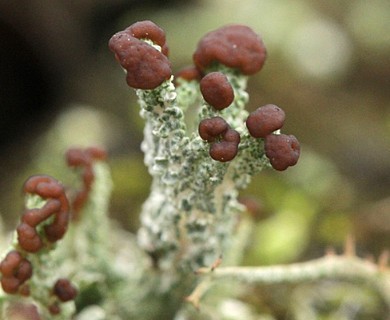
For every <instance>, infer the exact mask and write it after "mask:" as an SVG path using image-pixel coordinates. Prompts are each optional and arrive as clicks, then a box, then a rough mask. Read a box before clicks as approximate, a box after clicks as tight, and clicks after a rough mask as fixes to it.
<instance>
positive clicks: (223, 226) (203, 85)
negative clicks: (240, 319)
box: [110, 21, 279, 272]
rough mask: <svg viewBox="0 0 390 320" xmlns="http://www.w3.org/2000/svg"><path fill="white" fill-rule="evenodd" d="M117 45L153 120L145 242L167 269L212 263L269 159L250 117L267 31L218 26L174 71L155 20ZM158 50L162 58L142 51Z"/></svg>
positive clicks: (147, 134)
mask: <svg viewBox="0 0 390 320" xmlns="http://www.w3.org/2000/svg"><path fill="white" fill-rule="evenodd" d="M110 48H111V50H112V51H113V52H114V53H115V57H116V58H117V60H118V61H119V63H120V64H121V65H122V67H123V68H124V69H126V71H127V82H128V84H129V85H130V86H131V87H133V88H135V89H136V93H137V95H138V101H139V104H140V106H141V116H142V117H143V118H144V119H145V122H146V123H145V129H144V141H143V142H142V150H143V152H144V153H145V164H146V165H147V166H148V168H149V173H150V174H151V175H152V177H153V182H152V187H151V192H150V196H149V198H148V199H147V201H146V202H145V204H144V207H143V210H142V213H141V222H142V227H141V229H140V231H139V233H138V238H139V242H140V244H141V246H142V247H143V248H144V249H145V250H146V251H147V252H148V253H149V254H150V255H151V256H152V258H153V261H154V263H155V264H156V265H157V266H158V267H159V268H160V269H162V270H169V271H171V272H172V270H174V269H175V270H185V271H189V270H195V269H197V268H199V267H202V266H206V265H210V264H211V263H212V262H213V261H215V260H216V259H217V258H218V257H219V256H221V255H222V254H223V253H224V252H225V250H226V248H227V247H228V243H229V240H230V239H231V235H232V232H233V229H234V225H235V222H236V221H237V215H238V214H239V213H240V212H242V210H243V207H242V205H240V204H239V202H238V200H237V197H238V190H239V189H241V188H244V187H246V186H247V184H248V183H249V181H250V178H251V176H253V175H254V174H255V173H257V172H259V171H260V170H261V169H262V168H264V167H265V166H267V165H268V164H269V162H268V159H267V158H266V157H265V151H264V147H263V141H262V139H256V138H253V137H252V136H251V135H250V134H249V133H248V130H247V127H246V125H245V121H246V119H247V117H248V112H247V111H246V110H245V105H246V103H247V102H248V94H247V92H246V91H245V90H246V85H247V80H248V75H251V74H254V73H256V72H258V71H259V70H260V69H261V68H262V66H263V64H264V60H265V56H266V51H265V48H264V45H263V43H262V40H261V38H260V37H259V36H258V35H257V34H255V33H254V32H253V31H252V30H251V29H250V28H248V27H245V26H240V25H232V26H227V27H223V28H221V29H218V30H216V31H213V32H210V33H209V34H207V35H206V36H205V37H204V38H203V39H202V40H201V41H200V42H199V44H198V48H197V50H196V52H195V54H194V64H195V67H192V68H191V67H190V68H187V69H185V71H184V72H179V73H178V74H177V75H176V76H175V77H174V76H170V77H168V76H167V74H166V70H168V69H169V68H170V63H169V61H168V60H167V59H166V54H167V50H166V51H164V50H161V48H167V46H166V43H165V35H164V36H163V31H162V29H160V28H159V27H158V26H156V25H155V24H154V23H152V22H150V21H143V22H137V23H135V24H133V25H132V26H130V27H128V28H127V29H125V30H124V31H121V32H119V33H117V34H115V35H114V36H113V37H112V38H111V40H110ZM135 48H137V50H136V49H135ZM150 51H153V54H154V55H155V56H156V57H159V58H158V59H156V60H154V61H146V60H147V58H144V56H143V55H141V54H139V52H145V54H146V53H149V52H150ZM134 52H137V55H135V54H134ZM141 66H142V72H141ZM135 70H137V71H139V72H138V73H137V74H136V75H137V76H135V75H134V71H135ZM156 79H159V81H156ZM152 80H153V85H145V84H146V83H147V84H150V82H151V81H152ZM199 81H200V83H199ZM129 82H131V83H129ZM196 114H197V116H194V115H196ZM188 118H190V119H188ZM216 121H217V122H218V124H216V123H215V122H216ZM193 123H195V124H193ZM277 129H279V128H277Z"/></svg>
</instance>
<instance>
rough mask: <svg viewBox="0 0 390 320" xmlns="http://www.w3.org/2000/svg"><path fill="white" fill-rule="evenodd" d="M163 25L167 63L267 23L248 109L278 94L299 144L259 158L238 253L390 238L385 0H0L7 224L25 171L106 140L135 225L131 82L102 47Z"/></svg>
mask: <svg viewBox="0 0 390 320" xmlns="http://www.w3.org/2000/svg"><path fill="white" fill-rule="evenodd" d="M146 19H149V20H153V21H154V22H155V23H157V24H158V25H160V26H161V27H162V28H163V29H164V30H165V31H166V33H167V41H168V44H169V47H170V59H171V61H172V64H173V67H174V70H175V71H177V70H179V69H180V68H182V67H184V66H186V65H189V64H191V62H192V59H191V57H192V52H193V51H194V49H195V47H196V44H197V42H198V40H199V39H200V38H201V37H202V36H203V35H204V34H205V33H206V32H208V31H211V30H213V29H216V28H218V27H220V26H222V25H224V24H228V23H241V24H246V25H248V26H250V27H252V28H253V29H254V30H255V31H256V32H258V33H259V34H261V36H262V37H263V39H264V42H265V45H266V47H267V50H268V60H267V63H266V65H265V67H264V68H263V70H262V71H261V72H260V73H259V74H257V75H255V76H253V77H252V78H251V79H250V81H249V89H248V90H249V93H250V97H251V99H250V103H249V105H248V109H249V110H253V109H255V108H257V107H259V106H261V105H264V104H267V103H273V104H277V105H279V106H281V107H282V108H283V109H284V110H285V111H286V114H287V119H286V124H285V127H284V132H285V133H289V134H294V135H296V136H297V137H298V139H299V140H300V142H301V144H302V156H301V160H300V162H299V163H298V165H297V166H295V167H293V168H290V169H289V170H287V171H286V172H283V173H280V172H273V171H271V170H266V171H264V172H263V173H261V174H260V175H259V176H257V177H256V178H255V179H254V181H253V183H252V184H251V186H250V188H249V189H248V190H246V191H244V192H243V196H244V197H246V198H248V197H249V198H251V199H256V201H258V202H259V205H258V212H257V214H258V216H259V222H258V223H257V224H256V232H255V235H254V241H253V245H252V246H251V247H250V248H248V255H247V256H248V258H247V260H246V261H245V263H246V264H271V263H284V262H291V261H297V260H306V259H309V258H315V257H318V256H321V255H322V254H323V252H324V250H325V248H326V247H329V246H332V247H335V248H336V249H338V250H339V249H340V248H341V247H342V246H343V243H344V241H345V239H346V237H347V235H349V234H352V235H354V236H355V238H356V240H357V247H358V252H359V254H360V255H362V256H369V255H373V256H374V257H377V256H378V255H379V254H380V253H381V252H382V251H383V250H385V249H386V248H389V247H390V246H389V245H390V192H389V191H390V160H389V159H390V32H389V31H390V2H389V1H388V0H372V1H364V0H338V1H333V0H296V1H289V0H273V1H266V0H187V1H181V0H166V1H164V0H154V1H153V0H149V1H148V0H81V1H65V0H51V1H37V0H17V1H6V0H0V112H1V117H0V159H1V165H0V175H1V180H0V213H1V216H2V217H3V219H4V221H5V227H6V228H12V227H14V225H15V223H16V221H17V219H18V218H19V214H20V210H21V209H22V207H23V199H22V195H21V192H20V188H21V185H22V183H23V181H24V180H25V179H26V178H27V177H28V176H29V175H31V174H35V173H47V174H52V175H54V176H56V177H59V178H61V179H63V180H64V181H68V180H70V179H71V178H70V176H69V173H67V171H65V170H64V164H63V156H62V155H63V153H64V151H65V150H66V148H67V147H69V146H73V145H89V144H102V145H105V146H106V147H107V148H108V150H109V152H110V154H111V156H110V158H111V160H110V164H111V167H112V172H113V178H114V183H115V190H114V194H113V201H112V209H111V212H112V216H113V218H114V219H116V220H118V221H119V222H120V223H121V224H122V225H123V226H124V227H125V228H127V229H129V230H132V231H134V230H136V228H137V226H138V218H137V214H138V212H139V209H140V206H141V204H142V201H143V199H145V197H146V196H147V194H148V190H149V183H150V178H149V176H148V173H147V171H146V169H145V168H144V166H143V162H142V154H141V153H140V151H139V145H140V142H141V140H142V121H141V119H140V118H139V115H138V112H139V109H138V106H137V103H136V97H135V94H134V92H133V91H132V90H131V89H129V88H128V87H127V86H126V83H125V76H124V74H123V72H122V70H121V68H120V67H119V65H117V63H116V62H115V61H114V58H113V56H112V54H111V52H109V50H108V48H107V42H108V40H109V38H110V37H111V35H112V34H114V33H115V32H117V31H119V30H122V29H123V28H125V27H127V26H128V25H130V24H132V23H134V22H135V21H138V20H146Z"/></svg>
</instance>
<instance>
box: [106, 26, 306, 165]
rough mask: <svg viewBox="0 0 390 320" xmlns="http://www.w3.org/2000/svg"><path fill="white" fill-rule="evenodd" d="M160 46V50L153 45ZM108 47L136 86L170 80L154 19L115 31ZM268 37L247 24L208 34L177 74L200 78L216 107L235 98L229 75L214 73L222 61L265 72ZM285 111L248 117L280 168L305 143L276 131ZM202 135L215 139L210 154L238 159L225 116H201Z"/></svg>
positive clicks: (269, 109)
mask: <svg viewBox="0 0 390 320" xmlns="http://www.w3.org/2000/svg"><path fill="white" fill-rule="evenodd" d="M153 44H155V45H158V46H160V47H161V51H159V50H158V49H157V48H155V47H154V46H153ZM109 48H110V49H111V51H113V52H114V54H115V57H116V59H117V60H118V61H119V63H120V64H121V66H122V67H123V68H124V69H126V71H127V83H128V85H129V86H130V87H132V88H135V89H154V88H156V87H158V86H159V85H161V84H162V83H163V82H164V81H166V80H168V79H169V78H170V77H171V75H172V72H171V65H170V62H169V60H168V58H167V53H168V49H167V44H166V38H165V33H164V31H163V30H162V29H161V28H160V27H159V26H157V25H156V24H154V23H153V22H151V21H141V22H136V23H135V24H133V25H131V26H130V27H128V28H126V29H125V30H124V31H121V32H118V33H116V34H115V35H114V36H113V37H112V38H111V39H110V41H109ZM266 56H267V54H266V48H265V46H264V44H263V41H262V40H261V38H260V37H259V35H257V34H256V33H255V32H254V31H253V30H252V29H250V28H249V27H247V26H243V25H228V26H224V27H221V28H219V29H217V30H214V31H211V32H209V33H207V34H206V35H205V36H204V37H203V38H202V39H201V40H200V41H199V43H198V46H197V48H196V51H195V53H194V55H193V61H194V66H192V67H187V68H184V69H182V70H181V71H179V72H178V73H177V74H176V75H175V76H176V79H177V78H182V79H185V80H187V81H192V80H197V81H199V87H200V92H201V94H202V96H203V98H204V100H205V101H206V102H207V103H208V104H209V105H210V106H211V107H212V108H213V109H214V110H215V111H216V112H218V111H221V110H224V109H225V108H228V107H229V106H230V105H232V103H233V102H234V89H233V86H232V85H231V83H230V82H229V79H228V77H227V76H226V75H225V74H224V73H223V72H220V71H213V69H215V68H216V67H217V66H218V65H224V66H227V67H229V68H231V69H235V70H238V71H239V72H240V73H241V74H243V75H253V74H255V73H257V72H258V71H260V70H261V68H262V67H263V65H264V62H265V59H266ZM284 118H285V114H284V112H283V110H282V109H281V108H279V107H277V106H274V105H266V106H264V107H260V108H259V109H257V110H256V111H254V112H252V113H251V114H250V115H249V117H248V119H247V120H246V126H247V128H248V131H249V133H250V135H251V136H253V137H254V138H259V139H264V140H265V153H266V156H267V157H268V158H269V160H270V163H271V165H272V166H273V167H274V168H275V169H276V170H285V169H286V168H287V167H289V166H292V165H295V164H296V163H297V161H298V158H299V153H300V146H299V142H298V140H297V139H296V138H295V137H294V136H292V135H284V134H276V133H275V131H277V130H279V129H280V128H281V127H282V125H283V123H284ZM199 135H200V137H201V138H202V139H203V140H206V141H207V142H209V143H210V149H209V154H210V156H211V158H213V159H214V160H217V161H221V162H226V161H230V160H232V159H234V157H235V156H236V155H237V153H238V150H239V148H238V146H239V143H240V135H239V133H238V132H237V131H236V130H234V129H232V128H231V127H230V126H229V124H228V123H227V122H226V121H225V120H224V119H223V118H222V117H220V116H215V117H212V118H209V119H203V120H201V122H200V124H199Z"/></svg>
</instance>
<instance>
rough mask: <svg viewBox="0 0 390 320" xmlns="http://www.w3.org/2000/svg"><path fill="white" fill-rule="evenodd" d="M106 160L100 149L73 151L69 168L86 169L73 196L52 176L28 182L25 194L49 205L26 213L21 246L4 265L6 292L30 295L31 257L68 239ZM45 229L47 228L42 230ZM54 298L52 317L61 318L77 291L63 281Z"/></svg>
mask: <svg viewBox="0 0 390 320" xmlns="http://www.w3.org/2000/svg"><path fill="white" fill-rule="evenodd" d="M105 158H106V152H105V151H104V150H103V149H101V148H97V147H90V148H85V149H80V148H71V149H69V150H68V151H67V153H66V160H67V163H68V165H69V166H70V167H81V168H82V169H83V171H82V182H83V187H82V189H81V190H79V191H73V190H69V191H70V192H69V193H70V194H66V192H65V188H64V186H63V185H62V184H61V183H60V182H59V181H57V180H56V179H54V178H53V177H51V176H48V175H36V176H32V177H30V178H29V179H27V181H26V182H25V184H24V186H23V191H24V193H26V194H29V195H35V196H39V197H40V198H41V199H43V200H44V201H45V202H44V205H43V206H42V207H37V208H32V209H30V208H27V209H26V210H25V211H24V213H23V215H22V217H21V222H20V224H19V225H18V226H17V228H16V233H17V240H18V243H17V246H15V249H14V250H11V251H10V252H8V254H7V255H6V256H5V258H4V259H3V260H2V261H1V263H0V273H1V280H0V283H1V286H2V288H3V290H4V292H6V293H9V294H20V295H22V296H29V295H30V288H29V285H28V280H29V279H30V278H31V277H32V276H33V265H32V263H31V262H30V260H29V259H28V255H29V254H36V253H39V252H41V250H42V249H44V248H50V245H51V244H53V243H55V242H56V241H58V240H60V239H62V238H63V237H64V235H65V233H66V231H67V229H68V224H69V221H70V219H71V217H72V216H78V214H79V211H80V210H81V209H82V207H83V206H84V204H85V202H86V200H87V198H88V195H89V193H90V190H91V186H92V183H93V181H94V172H93V169H92V165H93V162H94V161H95V160H104V159H105ZM72 191H73V192H72ZM69 199H72V201H69ZM49 219H51V220H49ZM48 221H51V222H50V223H48ZM41 225H44V226H43V227H42V228H40V226H41ZM52 295H53V296H55V297H57V301H56V299H54V302H53V303H52V304H51V305H50V306H48V308H49V311H50V312H51V313H52V314H58V313H59V312H60V307H59V302H66V301H69V300H72V299H74V298H75V297H76V295H77V290H76V288H75V287H74V286H73V285H72V284H71V282H70V281H69V280H67V279H59V280H58V281H57V282H56V283H55V284H54V285H53V288H52Z"/></svg>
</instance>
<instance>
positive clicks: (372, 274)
mask: <svg viewBox="0 0 390 320" xmlns="http://www.w3.org/2000/svg"><path fill="white" fill-rule="evenodd" d="M382 259H383V258H381V259H380V261H381V260H382ZM197 274H201V275H204V276H206V278H205V279H204V280H203V281H202V282H200V284H199V285H198V287H197V288H195V290H194V291H193V293H192V294H191V295H190V296H189V297H188V298H187V299H186V300H187V301H189V302H190V303H192V304H193V305H194V306H195V307H197V308H198V307H199V304H200V299H201V298H202V296H203V295H204V294H205V293H206V292H207V291H208V289H209V288H211V287H212V286H213V285H214V284H217V283H221V282H222V281H237V282H239V283H241V284H250V285H276V284H298V283H300V284H301V283H305V282H312V281H320V280H325V279H337V280H345V281H353V282H364V283H367V284H369V285H370V286H372V287H373V289H375V290H376V291H378V293H379V294H380V295H381V296H382V297H383V298H384V301H390V274H389V268H388V266H387V267H384V266H383V262H381V264H378V265H377V264H375V263H373V262H371V261H368V260H363V259H361V258H359V257H356V256H351V255H349V254H344V255H335V254H327V255H326V256H324V257H322V258H319V259H316V260H311V261H307V262H301V263H293V264H289V265H273V266H263V267H241V266H239V267H220V268H214V269H211V268H201V269H199V270H198V271H197Z"/></svg>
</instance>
